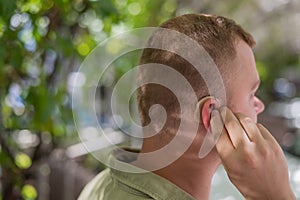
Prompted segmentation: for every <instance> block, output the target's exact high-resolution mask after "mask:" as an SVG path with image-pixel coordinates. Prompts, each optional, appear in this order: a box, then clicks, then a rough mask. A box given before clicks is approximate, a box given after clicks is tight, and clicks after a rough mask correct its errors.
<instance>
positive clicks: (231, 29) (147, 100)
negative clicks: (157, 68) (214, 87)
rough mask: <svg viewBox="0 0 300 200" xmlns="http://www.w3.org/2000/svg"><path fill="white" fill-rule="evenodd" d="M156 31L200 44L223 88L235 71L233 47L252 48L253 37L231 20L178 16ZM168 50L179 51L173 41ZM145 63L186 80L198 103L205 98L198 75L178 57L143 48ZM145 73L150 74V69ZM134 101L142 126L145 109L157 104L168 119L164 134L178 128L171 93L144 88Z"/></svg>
mask: <svg viewBox="0 0 300 200" xmlns="http://www.w3.org/2000/svg"><path fill="white" fill-rule="evenodd" d="M160 27H161V28H165V29H170V30H174V31H178V32H180V33H183V34H185V35H187V36H189V37H190V38H192V39H193V40H195V41H196V42H197V43H198V44H200V45H201V46H202V47H203V48H204V49H205V50H206V52H207V53H208V54H209V55H210V57H211V58H212V59H213V61H214V62H215V64H216V66H217V67H218V70H219V72H220V74H221V76H222V78H223V81H224V84H225V88H226V86H227V85H228V84H229V83H230V79H231V78H232V75H233V74H234V73H233V72H234V70H235V69H234V66H232V65H231V62H232V60H234V59H235V57H236V49H235V46H236V44H237V42H238V41H239V40H244V41H245V42H246V43H247V44H248V45H249V46H250V47H253V46H254V45H255V41H254V39H253V37H252V36H251V35H250V34H249V33H247V32H245V31H244V30H243V29H242V28H241V27H240V26H239V25H237V24H236V23H235V22H234V21H233V20H230V19H227V18H225V17H220V16H215V15H204V14H187V15H182V16H179V17H175V18H173V19H170V20H168V21H166V22H165V23H163V24H162V25H161V26H160ZM153 37H160V38H155V39H158V40H161V41H162V42H163V41H164V37H168V36H161V35H160V36H156V35H155V34H154V35H153V36H152V38H150V40H149V41H151V40H153ZM172 46H174V48H180V47H176V40H174V42H173V44H172ZM189 53H191V54H192V53H193V49H190V52H189ZM147 63H159V64H163V65H166V66H169V67H171V68H173V69H175V70H177V71H178V72H179V73H180V74H181V75H182V76H184V77H185V78H186V80H188V82H189V83H190V85H191V86H192V88H193V90H194V91H195V93H196V96H197V98H198V99H200V98H202V97H204V96H207V95H209V92H208V88H207V85H206V84H205V81H204V80H203V77H202V76H201V74H199V73H197V70H196V69H195V68H194V67H193V66H192V65H191V63H189V62H188V61H187V60H185V59H184V58H182V57H181V56H179V55H177V54H175V53H173V52H170V51H165V50H161V49H153V48H146V49H144V51H143V53H142V56H141V59H140V64H147ZM148 70H151V68H149V69H148ZM148 70H147V69H144V68H143V69H142V70H141V69H140V70H139V72H138V76H137V81H138V82H139V81H141V80H143V79H144V78H145V77H147V75H148V73H149V71H148ZM137 99H138V106H139V113H140V118H141V122H142V125H143V126H146V125H147V124H149V123H150V118H149V115H148V113H149V108H150V107H151V106H152V105H154V104H160V105H162V106H163V107H164V108H165V110H166V112H167V115H168V118H167V122H166V124H165V126H164V130H167V131H168V132H170V131H173V130H176V129H177V128H178V125H179V123H178V122H179V121H180V116H179V115H180V114H179V113H180V107H179V103H178V100H177V99H176V96H175V95H174V94H173V93H172V91H170V90H169V89H167V88H165V87H163V86H160V85H158V84H147V85H143V86H141V87H140V88H139V89H138V90H137Z"/></svg>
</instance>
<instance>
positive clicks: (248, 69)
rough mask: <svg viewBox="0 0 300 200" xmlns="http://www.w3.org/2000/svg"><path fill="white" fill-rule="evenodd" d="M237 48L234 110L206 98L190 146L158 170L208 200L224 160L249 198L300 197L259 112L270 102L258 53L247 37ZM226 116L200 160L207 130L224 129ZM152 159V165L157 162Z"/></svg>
mask: <svg viewBox="0 0 300 200" xmlns="http://www.w3.org/2000/svg"><path fill="white" fill-rule="evenodd" d="M236 50H237V56H236V59H235V60H234V61H233V66H234V67H236V69H238V73H239V74H238V76H237V78H235V79H234V80H232V82H231V84H230V88H228V91H229V96H230V97H231V98H230V100H229V101H228V105H229V108H230V109H228V108H223V109H221V110H214V111H213V112H212V111H211V105H212V104H216V102H215V101H213V100H212V99H208V100H207V101H205V102H204V103H203V105H202V107H201V108H200V109H196V110H197V112H199V116H201V122H200V125H199V130H198V134H197V135H196V137H195V139H194V141H193V143H192V144H191V146H190V148H189V149H188V150H187V151H186V152H185V153H184V154H183V155H182V156H181V157H180V158H179V159H177V160H176V161H175V162H173V163H172V164H170V165H168V166H166V167H165V168H163V169H160V170H157V171H154V173H156V174H158V175H160V176H162V177H164V178H166V179H168V180H169V181H171V182H172V183H174V184H175V185H177V186H178V187H180V188H181V189H183V190H185V191H186V192H187V193H189V194H190V195H191V196H193V197H194V198H195V199H198V200H204V199H207V200H208V199H209V193H210V186H211V180H212V177H213V175H214V173H215V171H216V170H217V168H218V166H219V165H220V164H221V163H222V164H223V165H224V167H225V170H226V172H227V174H228V176H229V178H230V180H231V181H232V183H233V184H234V185H235V186H236V187H237V189H238V190H239V191H240V192H241V193H242V194H243V195H244V196H245V198H246V199H294V195H293V193H292V191H291V189H290V185H289V181H288V174H287V167H286V162H285V159H284V156H283V153H282V151H281V149H280V147H279V145H278V144H277V142H276V141H275V139H274V138H273V137H272V135H271V134H270V133H269V132H268V131H267V130H266V129H265V128H264V127H263V126H261V125H257V124H256V121H257V115H258V114H259V113H261V112H262V111H263V110H264V105H263V103H262V101H261V100H259V98H257V97H256V96H255V92H256V90H257V89H258V87H259V76H258V73H257V70H256V66H255V60H254V56H253V52H252V50H251V48H250V47H249V46H248V45H247V44H246V43H245V42H244V41H242V40H241V41H239V42H238V43H237V45H236ZM224 110H225V111H224ZM233 113H240V114H233ZM241 113H242V114H241ZM246 116H248V117H246ZM190 120H193V119H190ZM223 121H224V122H225V129H223V132H222V133H221V137H220V139H219V141H218V143H217V145H216V147H215V148H214V149H213V150H212V151H211V152H210V153H209V154H208V155H207V156H206V157H204V158H203V159H199V157H198V152H199V148H200V146H201V144H202V141H203V139H204V137H205V134H206V133H207V129H208V128H211V129H212V132H213V134H218V133H214V131H215V130H217V128H218V126H221V127H223V123H222V122H223ZM219 130H220V129H219ZM221 130H222V129H221ZM187 134H188V133H187ZM157 135H159V134H157ZM249 138H252V139H249ZM155 139H157V140H159V139H160V138H159V137H157V138H156V137H155V136H154V137H153V138H151V139H144V143H143V147H142V150H141V152H150V151H152V150H153V149H155V146H153V144H154V143H155V142H153V140H155ZM162 156H163V155H162ZM148 164H149V165H151V162H148ZM249 172H250V173H249ZM274 188H275V189H276V191H274V190H273V189H274ZM275 197H276V198H275Z"/></svg>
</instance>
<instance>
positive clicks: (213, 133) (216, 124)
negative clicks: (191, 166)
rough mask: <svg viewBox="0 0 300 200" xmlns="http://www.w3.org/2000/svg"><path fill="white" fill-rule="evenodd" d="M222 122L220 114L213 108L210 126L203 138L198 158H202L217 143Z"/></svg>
mask: <svg viewBox="0 0 300 200" xmlns="http://www.w3.org/2000/svg"><path fill="white" fill-rule="evenodd" d="M223 126H224V125H223V122H222V119H221V116H220V114H219V112H218V111H217V110H213V111H212V113H211V119H210V126H209V129H208V131H207V133H206V135H205V137H204V139H203V142H202V145H201V148H200V151H199V158H204V157H205V156H206V155H207V154H208V153H209V152H210V151H211V150H212V149H213V148H214V147H215V145H216V144H217V142H218V140H219V137H220V135H221V134H222V130H223Z"/></svg>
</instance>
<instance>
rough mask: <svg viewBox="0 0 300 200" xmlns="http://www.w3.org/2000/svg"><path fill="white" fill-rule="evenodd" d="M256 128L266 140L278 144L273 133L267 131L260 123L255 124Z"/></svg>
mask: <svg viewBox="0 0 300 200" xmlns="http://www.w3.org/2000/svg"><path fill="white" fill-rule="evenodd" d="M257 128H258V129H259V131H260V133H261V135H262V137H263V138H264V139H265V140H267V141H271V142H273V143H276V144H278V142H277V141H276V139H275V138H274V137H273V135H272V134H271V133H270V132H269V131H268V129H266V128H265V127H264V126H263V125H262V124H257Z"/></svg>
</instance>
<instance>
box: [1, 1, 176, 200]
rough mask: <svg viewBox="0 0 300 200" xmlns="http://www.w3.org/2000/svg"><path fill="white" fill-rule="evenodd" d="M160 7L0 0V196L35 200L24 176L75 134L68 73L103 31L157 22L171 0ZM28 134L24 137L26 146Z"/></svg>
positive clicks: (157, 3)
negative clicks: (0, 181) (0, 193)
mask: <svg viewBox="0 0 300 200" xmlns="http://www.w3.org/2000/svg"><path fill="white" fill-rule="evenodd" d="M161 4H162V3H161V2H160V1H153V0H146V1H133V0H105V1H104V0H102V1H92V0H91V1H88V0H12V1H0V66H1V68H0V83H1V84H0V108H1V110H0V112H1V115H0V124H1V128H0V134H1V138H0V139H1V151H0V161H1V167H2V170H3V171H2V177H5V179H6V180H5V181H3V182H2V195H3V196H2V197H3V198H4V199H10V198H17V197H18V195H21V196H23V198H24V199H36V197H37V194H36V190H35V188H34V186H30V185H24V184H25V183H26V181H28V180H26V178H25V176H24V175H26V174H27V173H31V172H29V171H28V169H30V168H33V166H34V164H35V163H36V162H37V161H38V160H39V159H41V158H43V157H45V156H47V155H48V154H49V152H51V150H52V149H53V148H55V147H56V146H57V145H59V144H60V143H62V141H66V140H67V139H70V138H72V137H73V138H74V136H76V135H75V134H76V132H75V128H74V125H73V120H72V113H71V102H70V96H69V93H68V74H69V73H70V72H72V71H76V69H77V68H78V67H79V65H80V62H81V61H82V60H83V59H84V57H85V56H86V55H88V54H89V53H90V51H91V50H92V49H93V48H94V47H95V46H96V45H97V44H98V43H99V42H101V41H103V40H105V39H106V38H107V37H109V36H110V35H112V34H117V33H119V32H122V31H125V30H129V29H132V28H135V27H141V26H145V25H157V24H158V23H159V22H160V21H161V20H163V19H166V18H169V17H170V16H172V15H173V14H174V11H175V9H176V2H175V1H174V0H168V1H166V2H165V3H163V5H164V4H167V5H165V6H163V7H161ZM123 71H124V70H123V69H120V73H122V72H123ZM45 137H46V138H50V140H51V145H49V141H47V140H45ZM28 138H31V140H30V141H27V143H26V140H27V139H28ZM24 139H25V140H24ZM73 140H74V139H73ZM69 143H70V142H69ZM45 146H46V147H47V148H45ZM9 174H10V175H11V174H13V175H14V176H12V177H10V176H9ZM14 177H18V178H14ZM13 191H14V192H13ZM15 191H20V192H15ZM13 193H14V194H13ZM0 196H1V195H0Z"/></svg>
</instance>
